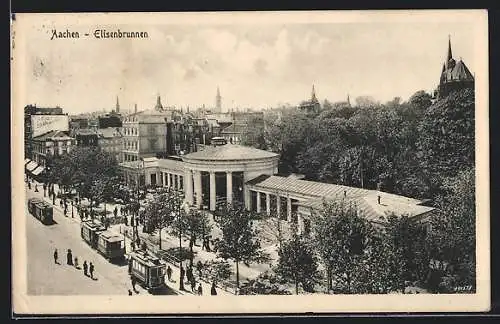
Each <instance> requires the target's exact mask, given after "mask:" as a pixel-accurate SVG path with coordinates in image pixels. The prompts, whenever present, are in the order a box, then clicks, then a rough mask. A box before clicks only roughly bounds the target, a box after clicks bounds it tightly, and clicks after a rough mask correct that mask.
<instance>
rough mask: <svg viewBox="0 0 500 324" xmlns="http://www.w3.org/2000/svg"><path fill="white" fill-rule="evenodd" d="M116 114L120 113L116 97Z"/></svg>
mask: <svg viewBox="0 0 500 324" xmlns="http://www.w3.org/2000/svg"><path fill="white" fill-rule="evenodd" d="M116 112H117V113H119V112H120V102H119V101H118V96H116Z"/></svg>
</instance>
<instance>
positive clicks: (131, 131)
mask: <svg viewBox="0 0 500 324" xmlns="http://www.w3.org/2000/svg"><path fill="white" fill-rule="evenodd" d="M123 132H124V134H125V136H133V135H139V130H138V129H137V128H136V127H126V128H124V129H123Z"/></svg>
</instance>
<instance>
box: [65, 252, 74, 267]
mask: <svg viewBox="0 0 500 324" xmlns="http://www.w3.org/2000/svg"><path fill="white" fill-rule="evenodd" d="M66 257H67V260H66V263H67V264H68V265H70V266H72V265H73V253H72V252H71V249H68V253H67V254H66Z"/></svg>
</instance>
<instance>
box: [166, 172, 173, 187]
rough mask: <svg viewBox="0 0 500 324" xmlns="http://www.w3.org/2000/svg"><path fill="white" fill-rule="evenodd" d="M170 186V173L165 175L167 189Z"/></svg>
mask: <svg viewBox="0 0 500 324" xmlns="http://www.w3.org/2000/svg"><path fill="white" fill-rule="evenodd" d="M171 185H172V182H171V181H170V173H167V187H169V188H170V186H171Z"/></svg>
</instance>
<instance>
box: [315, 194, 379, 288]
mask: <svg viewBox="0 0 500 324" xmlns="http://www.w3.org/2000/svg"><path fill="white" fill-rule="evenodd" d="M312 229H313V235H314V241H315V242H316V250H317V251H318V254H319V255H320V257H321V260H322V262H323V263H324V265H325V267H326V271H327V277H328V289H329V290H330V289H331V288H332V281H335V283H336V286H337V289H338V290H340V291H341V292H344V293H354V291H353V285H352V281H353V276H354V275H355V273H354V271H355V264H356V262H357V261H358V259H359V258H358V256H359V255H361V254H363V252H364V250H365V248H366V246H367V244H368V241H369V239H370V238H371V235H372V231H373V227H372V225H371V224H370V223H369V222H368V221H367V220H365V219H364V218H361V217H360V216H358V215H357V211H356V209H355V207H354V206H349V205H346V204H344V203H336V202H333V203H327V202H325V203H324V206H323V209H322V210H320V211H319V212H316V213H313V217H312Z"/></svg>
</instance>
